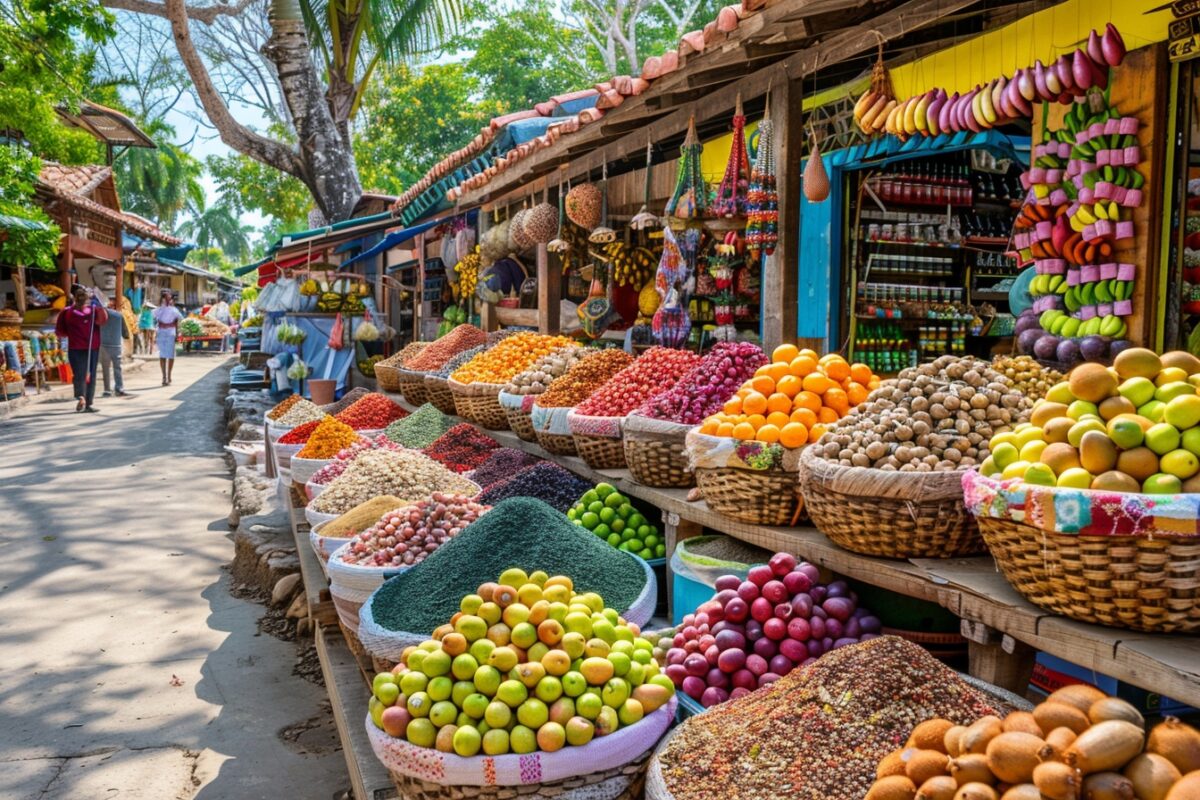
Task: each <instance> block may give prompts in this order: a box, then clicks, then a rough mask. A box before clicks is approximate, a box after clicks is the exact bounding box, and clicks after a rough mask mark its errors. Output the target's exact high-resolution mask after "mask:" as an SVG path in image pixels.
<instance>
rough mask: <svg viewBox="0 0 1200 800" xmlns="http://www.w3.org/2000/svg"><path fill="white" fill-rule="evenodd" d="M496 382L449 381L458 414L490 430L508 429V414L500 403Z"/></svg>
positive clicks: (498, 387)
mask: <svg viewBox="0 0 1200 800" xmlns="http://www.w3.org/2000/svg"><path fill="white" fill-rule="evenodd" d="M503 388H504V387H503V386H501V385H500V384H496V383H459V382H458V381H455V380H451V381H450V391H451V392H452V393H453V395H454V407H455V408H456V409H457V410H458V416H460V417H462V418H463V419H467V420H470V421H471V422H474V423H477V424H479V425H482V426H483V427H485V428H487V429H488V430H490V431H506V430H508V415H507V414H505V413H504V406H502V405H500V400H499V396H500V390H501V389H503Z"/></svg>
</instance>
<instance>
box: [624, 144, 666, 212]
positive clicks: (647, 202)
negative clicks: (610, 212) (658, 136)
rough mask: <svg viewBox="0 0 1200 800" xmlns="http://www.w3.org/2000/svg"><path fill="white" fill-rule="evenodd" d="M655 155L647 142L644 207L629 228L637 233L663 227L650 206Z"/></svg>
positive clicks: (639, 210)
mask: <svg viewBox="0 0 1200 800" xmlns="http://www.w3.org/2000/svg"><path fill="white" fill-rule="evenodd" d="M653 155H654V148H653V147H652V146H651V144H650V140H649V139H647V140H646V193H645V195H644V197H643V198H642V207H641V208H640V209H638V212H637V213H636V214H634V215H633V219H631V220H629V227H630V228H632V229H633V230H635V231H643V230H645V229H646V228H657V227H659V226H660V225H662V220H660V219H659V218H658V216H657V215H655V214H651V213H650V210H649V206H650V159H651V158H652V156H653Z"/></svg>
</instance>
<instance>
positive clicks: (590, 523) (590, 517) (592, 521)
mask: <svg viewBox="0 0 1200 800" xmlns="http://www.w3.org/2000/svg"><path fill="white" fill-rule="evenodd" d="M579 521H580V522H582V523H583V527H585V528H587V529H588V530H589V531H590V530H595V528H596V526H597V525H599V524H600V516H599V515H598V514H594V513H592V512H591V511H587V512H584V515H583V516H582V517H580V518H579Z"/></svg>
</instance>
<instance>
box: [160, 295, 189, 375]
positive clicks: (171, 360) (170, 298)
mask: <svg viewBox="0 0 1200 800" xmlns="http://www.w3.org/2000/svg"><path fill="white" fill-rule="evenodd" d="M181 319H183V312H181V311H180V310H179V309H178V308H177V307H176V306H175V296H174V295H173V294H171V292H170V290H168V289H163V293H162V298H161V299H160V302H159V304H158V308H156V309H154V322H155V323H156V324H157V325H158V335H157V339H156V343H157V345H158V366H159V368H160V369H161V370H162V385H163V386H167V385H169V384H170V383H171V370H173V369H174V368H175V338H176V337H177V336H178V335H179V320H181Z"/></svg>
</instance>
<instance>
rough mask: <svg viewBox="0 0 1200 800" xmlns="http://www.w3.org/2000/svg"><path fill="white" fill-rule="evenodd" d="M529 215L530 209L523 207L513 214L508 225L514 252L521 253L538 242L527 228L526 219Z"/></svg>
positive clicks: (509, 237)
mask: <svg viewBox="0 0 1200 800" xmlns="http://www.w3.org/2000/svg"><path fill="white" fill-rule="evenodd" d="M528 217H529V209H528V208H525V207H522V208H521V210H520V211H518V212H517V213H516V214H513V218H512V222H510V223H509V225H508V239H509V243H510V244H511V245H512V250H513V252H514V253H521V252H524V251H525V250H528V249H529V248H531V247H533V246H534V245H535V244H537V242H535V241H534V240H533V237H531V236H530V235H529V233H528V232H527V231H526V230H525V220H526V219H527V218H528Z"/></svg>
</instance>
